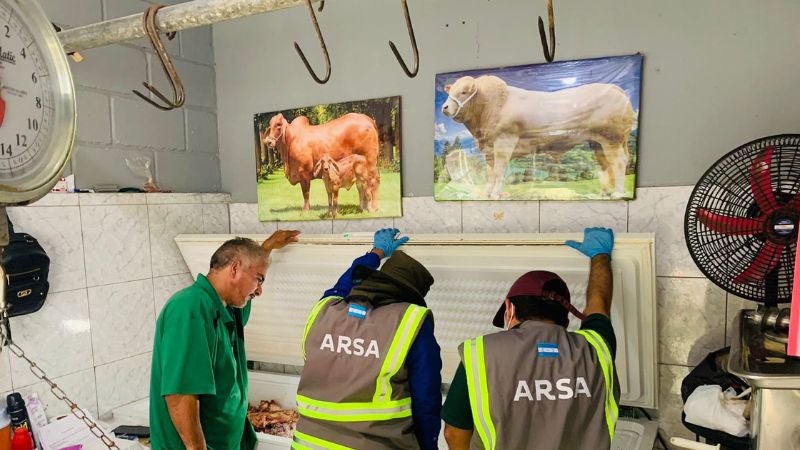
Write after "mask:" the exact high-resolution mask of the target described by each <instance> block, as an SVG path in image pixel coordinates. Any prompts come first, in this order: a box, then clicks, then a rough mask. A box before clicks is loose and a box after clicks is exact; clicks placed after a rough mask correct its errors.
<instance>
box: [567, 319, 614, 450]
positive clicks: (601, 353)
mask: <svg viewBox="0 0 800 450" xmlns="http://www.w3.org/2000/svg"><path fill="white" fill-rule="evenodd" d="M576 333H578V334H580V335H581V336H583V337H584V338H585V339H586V341H587V342H588V343H589V345H591V346H592V347H593V348H594V350H595V352H596V353H597V359H598V361H600V367H601V369H602V370H603V378H604V379H605V390H606V401H605V416H606V425H607V426H608V434H609V436H610V438H611V440H613V439H614V430H615V428H616V423H617V418H618V417H619V407H618V406H617V401H616V399H615V398H614V361H613V360H612V359H611V352H610V351H609V349H608V346H607V345H606V343H605V341H604V340H603V338H602V337H601V336H600V335H599V334H598V333H597V332H596V331H594V330H578V331H576Z"/></svg>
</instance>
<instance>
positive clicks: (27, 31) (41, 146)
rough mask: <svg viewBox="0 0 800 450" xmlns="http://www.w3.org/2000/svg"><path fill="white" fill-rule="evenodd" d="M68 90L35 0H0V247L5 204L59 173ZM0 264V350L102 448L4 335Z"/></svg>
mask: <svg viewBox="0 0 800 450" xmlns="http://www.w3.org/2000/svg"><path fill="white" fill-rule="evenodd" d="M75 122H76V118H75V89H74V87H73V85H72V75H71V74H70V69H69V65H68V63H67V56H66V54H65V53H64V50H63V48H62V46H61V42H60V41H59V39H58V36H57V35H56V31H55V29H54V28H53V24H51V23H50V20H49V19H48V18H47V15H45V13H44V11H43V10H42V8H41V6H39V4H38V2H37V1H36V0H0V248H2V249H5V246H6V245H7V244H8V239H9V236H8V223H7V222H6V220H5V212H6V211H5V208H6V207H7V206H15V205H27V204H28V203H31V202H34V201H36V200H38V199H40V198H42V197H43V196H45V195H46V194H47V193H48V192H49V191H50V189H52V188H53V185H55V184H56V182H57V181H58V179H59V178H60V177H61V172H62V171H63V170H64V166H65V165H66V163H67V161H69V158H70V154H71V153H72V145H73V142H74V139H75ZM5 288H6V276H5V270H3V268H2V265H0V351H2V350H3V348H4V347H5V346H8V347H9V348H10V349H11V351H12V352H13V353H14V354H15V355H17V356H18V357H20V358H22V359H24V360H25V361H27V363H28V364H29V365H30V366H31V369H32V371H33V368H34V367H36V368H37V369H38V373H37V372H36V371H33V372H34V375H36V376H37V378H40V379H42V380H43V381H45V382H46V383H47V384H48V385H49V386H50V390H51V391H52V392H53V394H54V395H55V396H56V397H57V398H59V399H60V400H62V401H65V402H66V403H67V404H68V405H69V406H70V410H71V412H72V413H73V414H74V415H76V416H77V417H78V418H81V419H83V421H84V423H86V424H87V426H89V428H90V429H91V431H92V433H93V434H94V435H95V436H97V437H98V438H100V439H101V440H102V441H103V443H104V444H106V446H107V447H108V448H117V447H116V445H115V444H114V442H113V441H112V440H111V439H110V438H109V437H108V436H107V435H106V434H105V433H104V432H103V431H102V430H101V429H100V428H99V427H97V425H96V424H95V423H94V421H92V420H91V419H90V418H89V417H87V415H86V412H85V411H83V410H82V409H81V408H80V407H79V406H78V405H76V404H75V403H74V402H72V401H71V400H69V398H68V397H67V396H66V394H65V393H64V391H62V390H61V388H59V387H58V385H56V384H55V383H54V382H52V381H51V380H50V379H49V378H47V376H46V375H44V373H43V372H42V370H41V369H39V368H38V367H37V366H36V365H35V363H33V361H31V360H30V359H29V358H28V357H27V356H26V355H25V352H24V351H22V349H21V348H19V347H18V346H16V344H14V343H13V342H12V340H11V338H10V333H9V331H10V329H9V328H8V316H7V312H6V302H5V290H6V289H5Z"/></svg>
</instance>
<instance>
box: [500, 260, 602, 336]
mask: <svg viewBox="0 0 800 450" xmlns="http://www.w3.org/2000/svg"><path fill="white" fill-rule="evenodd" d="M520 295H526V296H531V297H539V298H542V299H547V300H553V301H554V302H557V303H560V304H561V306H563V307H564V309H566V310H567V311H569V312H571V313H572V314H573V315H574V316H575V317H577V318H579V319H581V320H584V319H585V318H586V317H585V316H584V315H583V314H582V313H581V312H580V311H578V310H577V309H576V308H575V307H574V306H573V305H572V303H570V300H569V288H568V287H567V283H565V282H564V280H562V279H561V277H559V276H558V275H556V274H554V273H553V272H548V271H546V270H534V271H531V272H528V273H526V274H525V275H523V276H521V277H519V278H517V281H515V282H514V284H512V285H511V289H509V290H508V294H506V298H511V297H517V296H520ZM505 314H506V304H505V301H504V302H503V304H501V305H500V309H499V310H497V314H495V315H494V320H493V321H492V325H494V326H496V327H498V328H503V325H504V324H503V316H504V315H505Z"/></svg>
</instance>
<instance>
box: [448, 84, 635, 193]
mask: <svg viewBox="0 0 800 450" xmlns="http://www.w3.org/2000/svg"><path fill="white" fill-rule="evenodd" d="M445 92H446V93H447V94H448V99H447V101H446V102H445V103H444V104H443V105H442V113H443V114H444V115H445V116H448V117H450V118H451V119H452V120H454V121H456V122H459V123H463V124H464V126H465V127H466V128H467V130H468V131H469V132H470V134H472V136H473V137H474V138H475V142H476V144H477V146H478V148H479V149H480V151H481V152H482V153H483V154H484V155H485V157H486V162H487V175H488V180H489V182H488V185H487V188H486V194H487V195H488V196H489V198H492V199H499V198H501V196H502V194H503V184H504V179H505V173H506V168H507V166H508V163H509V161H510V160H511V159H512V158H514V157H522V156H526V155H529V154H532V153H536V152H549V153H554V154H555V156H559V155H560V154H562V153H564V152H566V151H568V150H570V149H571V148H572V147H574V146H575V145H579V144H581V143H588V145H589V147H590V148H591V149H592V150H593V151H594V154H595V159H596V160H597V163H598V166H599V171H598V172H599V173H598V175H599V178H600V186H601V189H602V194H603V195H604V196H610V197H619V198H621V197H624V195H625V171H626V168H627V165H628V160H629V158H630V153H629V150H628V137H629V136H630V134H631V129H632V128H633V122H634V112H633V107H632V105H631V101H630V99H629V98H628V96H627V95H626V94H625V91H623V90H622V89H621V88H620V87H618V86H617V85H615V84H609V83H591V84H585V85H582V86H577V87H573V88H567V89H562V90H559V91H554V92H544V91H530V90H526V89H520V88H517V87H513V86H509V85H508V84H507V83H506V82H505V81H504V80H503V79H501V78H499V77H496V76H491V75H484V76H480V77H477V78H474V77H471V76H464V77H461V78H459V79H457V80H456V81H455V82H454V83H453V84H449V85H447V86H446V87H445Z"/></svg>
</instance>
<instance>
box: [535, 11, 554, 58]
mask: <svg viewBox="0 0 800 450" xmlns="http://www.w3.org/2000/svg"><path fill="white" fill-rule="evenodd" d="M547 27H548V29H549V31H550V48H549V50H548V45H547V37H546V36H545V34H544V21H543V20H542V16H539V38H540V39H541V40H542V52H543V53H544V59H546V60H547V62H553V59H555V57H556V23H555V19H553V0H547Z"/></svg>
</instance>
